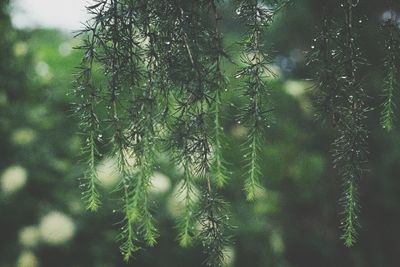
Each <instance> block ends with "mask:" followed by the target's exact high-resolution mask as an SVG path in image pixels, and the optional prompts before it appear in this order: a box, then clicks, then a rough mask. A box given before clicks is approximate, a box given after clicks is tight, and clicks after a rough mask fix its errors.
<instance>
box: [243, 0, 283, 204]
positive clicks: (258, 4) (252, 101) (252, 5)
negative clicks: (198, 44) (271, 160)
mask: <svg viewBox="0 0 400 267" xmlns="http://www.w3.org/2000/svg"><path fill="white" fill-rule="evenodd" d="M272 2H273V3H265V2H264V1H257V0H255V1H243V2H240V3H239V6H238V8H237V9H236V13H237V15H238V16H239V18H240V21H241V22H242V24H243V25H244V26H245V27H246V33H245V35H244V37H243V41H242V42H241V45H242V47H243V49H242V51H243V52H242V55H241V63H242V64H243V67H242V68H241V70H239V71H238V73H237V74H236V78H240V79H241V80H242V81H243V85H242V87H243V88H242V91H243V93H242V94H243V95H244V96H246V97H247V98H248V104H247V106H246V107H245V108H244V109H243V110H242V112H241V114H240V119H239V122H241V121H243V122H245V125H246V126H247V127H249V128H250V133H249V135H248V138H247V139H248V141H247V142H246V143H245V144H244V146H245V149H244V153H245V158H246V161H248V164H247V168H248V177H247V178H246V181H245V187H244V188H245V191H246V195H247V199H248V200H254V197H255V193H256V189H257V188H258V187H261V184H260V176H261V172H260V166H259V160H260V159H259V158H260V155H259V154H260V153H259V150H260V146H261V145H262V142H261V139H262V138H261V136H262V134H263V127H264V126H265V125H264V124H265V123H269V122H268V120H269V118H268V113H270V111H271V109H269V110H268V108H266V107H265V106H266V103H265V101H263V99H264V98H267V97H268V89H269V86H268V84H267V82H266V81H265V80H266V79H268V78H271V77H273V76H274V73H273V72H272V70H271V69H270V65H271V64H272V58H271V55H270V54H269V51H268V49H267V48H266V46H265V45H264V43H263V40H264V37H265V31H266V29H267V27H268V26H270V24H271V23H272V22H273V19H274V17H275V16H276V15H277V13H278V12H279V11H280V10H281V9H282V8H283V7H285V5H287V4H288V3H289V1H272ZM268 4H272V6H269V5H268Z"/></svg>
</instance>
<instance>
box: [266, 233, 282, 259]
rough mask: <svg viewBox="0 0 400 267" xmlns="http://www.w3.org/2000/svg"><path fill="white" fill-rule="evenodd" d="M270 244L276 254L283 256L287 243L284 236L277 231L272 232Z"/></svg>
mask: <svg viewBox="0 0 400 267" xmlns="http://www.w3.org/2000/svg"><path fill="white" fill-rule="evenodd" d="M269 242H270V244H271V248H272V250H273V251H274V252H275V253H276V254H282V253H283V252H284V251H285V243H284V242H283V238H282V235H281V234H280V233H279V232H278V231H277V230H273V231H272V233H271V235H270V238H269Z"/></svg>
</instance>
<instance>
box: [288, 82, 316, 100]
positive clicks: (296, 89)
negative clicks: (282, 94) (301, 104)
mask: <svg viewBox="0 0 400 267" xmlns="http://www.w3.org/2000/svg"><path fill="white" fill-rule="evenodd" d="M283 87H284V89H285V91H286V92H287V93H288V94H290V95H292V96H294V97H297V96H300V95H302V94H304V93H305V92H306V90H307V87H310V85H309V84H307V83H304V82H303V81H287V82H285V84H284V85H283Z"/></svg>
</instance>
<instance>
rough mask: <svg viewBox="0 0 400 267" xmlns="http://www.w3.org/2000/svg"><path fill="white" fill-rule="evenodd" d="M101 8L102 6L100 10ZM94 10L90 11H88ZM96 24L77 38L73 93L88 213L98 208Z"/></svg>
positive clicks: (98, 134)
mask: <svg viewBox="0 0 400 267" xmlns="http://www.w3.org/2000/svg"><path fill="white" fill-rule="evenodd" d="M102 8H104V5H103V6H102ZM92 9H94V7H90V8H89V10H90V11H91V10H92ZM98 26H99V22H98V21H96V22H95V23H94V24H93V25H85V29H84V30H83V31H82V32H81V33H80V34H86V35H87V36H86V39H84V45H82V46H80V47H78V49H82V50H84V57H83V59H82V62H81V67H80V73H79V75H78V78H77V89H76V90H75V93H76V95H77V98H78V99H80V100H81V102H80V103H78V104H77V109H76V114H77V115H78V117H80V119H81V128H82V131H83V133H84V135H86V141H85V147H84V149H83V152H84V155H85V157H87V158H88V168H87V170H86V172H85V181H84V182H83V183H82V184H81V187H82V188H83V192H82V193H83V198H84V200H85V202H86V207H87V209H89V210H91V211H96V210H97V209H98V207H99V205H100V195H99V192H98V189H97V184H98V183H99V182H98V178H97V172H96V162H97V157H98V155H99V152H98V149H97V141H98V138H99V137H100V138H101V134H100V133H99V132H100V131H99V124H100V122H99V119H98V115H97V114H96V106H97V102H98V101H99V95H98V94H99V92H98V91H97V88H96V86H95V84H94V82H93V77H92V75H93V61H94V60H95V57H96V55H95V47H96V42H97V39H96V35H95V33H96V31H97V28H98Z"/></svg>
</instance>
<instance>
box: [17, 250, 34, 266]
mask: <svg viewBox="0 0 400 267" xmlns="http://www.w3.org/2000/svg"><path fill="white" fill-rule="evenodd" d="M37 266H39V261H38V259H37V258H36V256H35V254H33V253H32V252H30V251H23V252H22V253H21V254H20V255H19V257H18V260H17V267H37Z"/></svg>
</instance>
